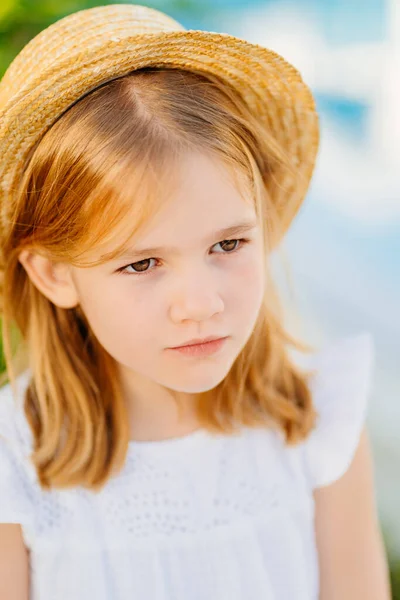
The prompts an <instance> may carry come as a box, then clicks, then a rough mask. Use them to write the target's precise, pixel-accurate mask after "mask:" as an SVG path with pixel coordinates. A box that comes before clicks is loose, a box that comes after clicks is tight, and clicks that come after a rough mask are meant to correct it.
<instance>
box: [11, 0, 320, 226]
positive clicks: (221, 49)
mask: <svg viewBox="0 0 400 600" xmlns="http://www.w3.org/2000/svg"><path fill="white" fill-rule="evenodd" d="M266 25H267V24H266ZM145 66H158V67H159V66H167V67H178V68H179V67H180V68H185V69H191V68H193V69H196V70H200V71H203V72H209V73H212V74H214V75H217V76H219V77H220V78H221V79H223V80H225V81H226V82H227V83H228V84H229V85H231V86H232V87H234V88H235V89H236V90H237V91H238V92H239V93H240V94H241V96H242V97H243V99H244V100H245V101H246V102H247V104H248V106H249V107H250V109H251V110H252V111H253V113H254V114H255V115H256V116H257V118H259V119H260V121H262V122H263V123H265V124H266V125H267V126H268V127H269V129H270V130H271V131H272V132H273V134H274V135H275V137H276V138H277V139H278V140H279V141H280V143H281V144H282V145H283V147H284V148H285V150H286V152H287V153H288V155H289V156H290V157H291V159H292V164H293V167H295V168H297V169H298V170H299V171H300V174H301V175H302V177H301V181H300V183H299V181H298V180H297V183H296V186H295V187H294V186H293V184H291V183H290V181H289V180H287V181H284V180H282V181H281V182H279V183H280V185H282V186H283V187H284V188H285V187H286V188H287V194H285V201H284V205H282V206H279V207H277V208H278V212H279V215H280V218H281V220H282V227H283V231H286V230H287V229H288V227H289V225H290V223H291V221H292V219H293V217H294V216H295V214H296V213H297V211H298V209H299V207H300V205H301V203H302V201H303V200H304V197H305V194H306V192H307V189H308V187H309V183H310V179H311V177H312V173H313V170H314V164H315V160H316V155H317V151H318V143H319V123H318V115H317V112H316V109H315V102H314V98H313V96H312V93H311V91H310V89H309V88H308V86H307V85H306V84H305V83H304V81H303V80H302V77H301V75H300V74H299V72H298V71H297V70H296V69H295V68H294V67H293V66H292V65H290V64H289V63H288V62H287V61H286V60H285V59H284V58H282V57H281V56H280V55H279V54H277V53H275V52H273V51H272V50H270V49H267V48H264V47H263V46H259V45H257V44H252V43H250V42H247V41H245V40H242V39H240V38H237V37H234V36H232V35H229V34H226V33H215V32H206V31H196V30H186V29H185V28H184V27H183V26H182V25H181V24H180V23H178V22H177V21H175V20H174V19H172V18H171V17H169V16H167V15H165V14H164V13H162V12H160V11H158V10H155V9H151V8H148V7H146V6H141V5H129V4H114V5H106V6H99V7H95V8H91V9H86V10H81V11H78V12H76V13H73V14H71V15H68V16H67V17H64V18H63V19H60V20H59V21H57V22H56V23H53V24H52V25H51V26H49V27H47V28H46V29H44V30H43V31H41V32H40V33H39V34H38V35H37V36H35V37H34V38H33V39H32V40H30V42H29V43H28V44H27V45H26V46H25V47H24V48H23V49H22V50H21V52H20V53H19V54H18V55H17V56H16V58H15V59H14V60H13V61H12V63H11V64H10V66H9V67H8V69H7V71H6V73H5V74H4V77H3V78H2V80H1V82H0V157H1V159H0V210H1V227H2V231H5V228H7V227H8V226H9V224H10V207H12V199H13V193H15V191H16V190H17V189H18V182H19V181H20V178H21V174H22V172H23V170H24V168H25V166H26V162H27V160H28V158H29V157H30V153H31V151H32V149H33V148H34V146H35V144H37V143H38V141H39V140H40V139H41V137H42V136H43V134H44V133H45V132H46V131H47V130H48V129H49V128H50V127H51V125H52V124H53V123H54V122H55V121H56V119H57V118H58V117H59V116H60V115H61V114H62V113H63V112H65V111H66V110H67V109H68V108H69V107H70V106H71V105H72V104H74V103H75V102H76V101H77V100H79V99H80V98H81V97H83V96H84V95H86V94H87V93H89V92H90V91H92V90H94V89H95V88H96V87H98V86H99V85H101V84H102V83H104V82H106V81H109V80H112V79H114V78H116V77H120V76H123V75H125V74H127V73H129V72H131V71H132V70H134V69H138V68H142V67H145ZM291 186H292V187H291Z"/></svg>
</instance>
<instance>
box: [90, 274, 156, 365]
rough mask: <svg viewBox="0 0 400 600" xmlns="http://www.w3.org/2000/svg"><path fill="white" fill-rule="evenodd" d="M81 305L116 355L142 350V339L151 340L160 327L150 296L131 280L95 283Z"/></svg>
mask: <svg viewBox="0 0 400 600" xmlns="http://www.w3.org/2000/svg"><path fill="white" fill-rule="evenodd" d="M120 277H124V276H123V275H121V276H120ZM82 308H83V310H84V312H85V314H86V317H87V319H88V321H89V324H90V326H91V328H92V330H93V333H94V335H95V336H96V337H97V339H98V340H99V342H100V344H102V346H104V348H105V349H106V350H107V351H108V352H109V353H110V354H111V355H112V356H114V357H117V356H118V355H119V356H120V355H121V354H124V353H126V352H129V353H130V354H132V353H135V351H137V352H138V353H139V352H141V351H142V349H143V347H144V346H143V341H144V340H147V343H148V342H149V340H150V339H152V338H153V337H154V336H155V334H153V330H155V333H156V331H157V328H156V327H155V325H154V312H155V311H154V307H153V306H152V299H151V297H148V296H146V297H143V294H140V292H139V290H138V289H136V290H135V289H134V286H133V285H132V284H131V282H129V281H126V282H117V283H116V284H115V285H112V283H110V281H108V285H107V286H104V287H102V288H93V287H92V288H91V290H90V294H86V295H85V297H83V299H82Z"/></svg>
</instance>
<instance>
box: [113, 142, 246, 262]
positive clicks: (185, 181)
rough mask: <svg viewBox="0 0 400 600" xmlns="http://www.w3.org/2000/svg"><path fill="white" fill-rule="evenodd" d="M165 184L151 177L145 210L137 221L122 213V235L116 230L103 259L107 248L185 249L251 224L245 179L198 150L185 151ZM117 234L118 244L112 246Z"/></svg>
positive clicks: (114, 243) (114, 249)
mask: <svg viewBox="0 0 400 600" xmlns="http://www.w3.org/2000/svg"><path fill="white" fill-rule="evenodd" d="M167 182H168V185H163V184H160V182H157V180H156V182H155V183H156V186H155V188H153V187H152V186H150V188H149V189H151V192H150V194H153V197H152V198H151V199H150V197H149V198H148V201H149V202H150V204H151V206H149V207H148V208H149V211H148V214H147V215H146V216H145V217H144V218H142V219H141V221H137V219H132V221H129V219H130V216H129V215H128V216H127V222H124V223H123V231H124V232H125V235H124V234H123V232H122V230H121V235H120V236H118V235H117V236H114V238H113V239H112V240H111V241H110V243H108V244H105V245H104V246H103V255H102V256H103V258H105V259H106V258H107V255H108V254H109V253H112V252H113V251H116V252H118V253H119V255H120V254H121V253H122V252H124V251H127V252H129V253H130V252H131V251H132V248H134V247H136V248H137V249H138V251H140V250H142V249H145V248H146V247H150V246H151V247H154V246H157V247H161V246H169V247H171V248H172V247H174V248H175V249H177V248H178V247H179V246H182V247H188V246H190V245H191V244H196V243H197V242H199V243H203V242H204V241H205V240H206V239H208V237H210V236H212V235H213V234H215V233H218V231H220V230H222V229H224V228H228V227H232V226H236V225H240V224H241V225H247V226H249V224H251V222H254V218H255V217H256V213H255V205H254V200H253V198H252V197H251V193H250V189H249V186H248V185H247V182H246V181H245V178H244V177H243V175H242V174H241V173H239V172H235V171H233V170H232V169H230V168H228V167H227V166H225V165H224V164H223V163H222V162H221V161H218V160H216V159H213V158H211V157H208V156H205V155H203V154H200V153H192V154H187V155H186V156H185V157H184V158H183V159H182V160H181V161H180V162H179V165H178V167H177V168H175V169H174V171H173V173H170V176H169V177H168V178H167ZM163 183H164V181H163ZM154 195H157V197H154ZM143 208H145V207H143ZM145 213H146V210H144V211H143V215H145ZM134 221H135V227H134V228H133V222H134ZM242 229H243V231H244V230H245V227H243V228H242ZM238 231H239V230H238ZM129 232H131V235H129ZM118 237H119V240H118V239H115V238H118ZM122 238H124V240H125V241H124V243H123V244H119V246H118V247H117V246H116V243H118V241H119V242H121V240H122Z"/></svg>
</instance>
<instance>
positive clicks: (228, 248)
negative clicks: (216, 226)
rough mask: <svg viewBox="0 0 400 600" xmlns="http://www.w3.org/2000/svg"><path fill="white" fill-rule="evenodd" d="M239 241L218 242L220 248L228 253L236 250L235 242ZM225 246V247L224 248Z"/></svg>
mask: <svg viewBox="0 0 400 600" xmlns="http://www.w3.org/2000/svg"><path fill="white" fill-rule="evenodd" d="M239 241H240V240H223V241H222V242H218V243H219V244H220V245H221V247H224V250H226V251H227V252H228V253H229V252H232V251H233V250H236V247H237V246H236V245H235V244H236V242H239ZM224 245H225V246H224Z"/></svg>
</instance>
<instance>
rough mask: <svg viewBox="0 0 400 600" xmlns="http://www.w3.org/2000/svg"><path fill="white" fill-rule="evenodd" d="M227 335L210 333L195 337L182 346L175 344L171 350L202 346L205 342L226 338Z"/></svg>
mask: <svg viewBox="0 0 400 600" xmlns="http://www.w3.org/2000/svg"><path fill="white" fill-rule="evenodd" d="M226 337H227V336H215V335H210V336H208V337H206V338H202V339H200V338H195V339H192V340H188V341H187V342H185V343H184V344H182V345H181V346H173V347H171V348H170V350H177V349H179V348H188V347H190V346H201V345H204V344H207V343H209V342H216V341H218V340H223V339H226Z"/></svg>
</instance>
